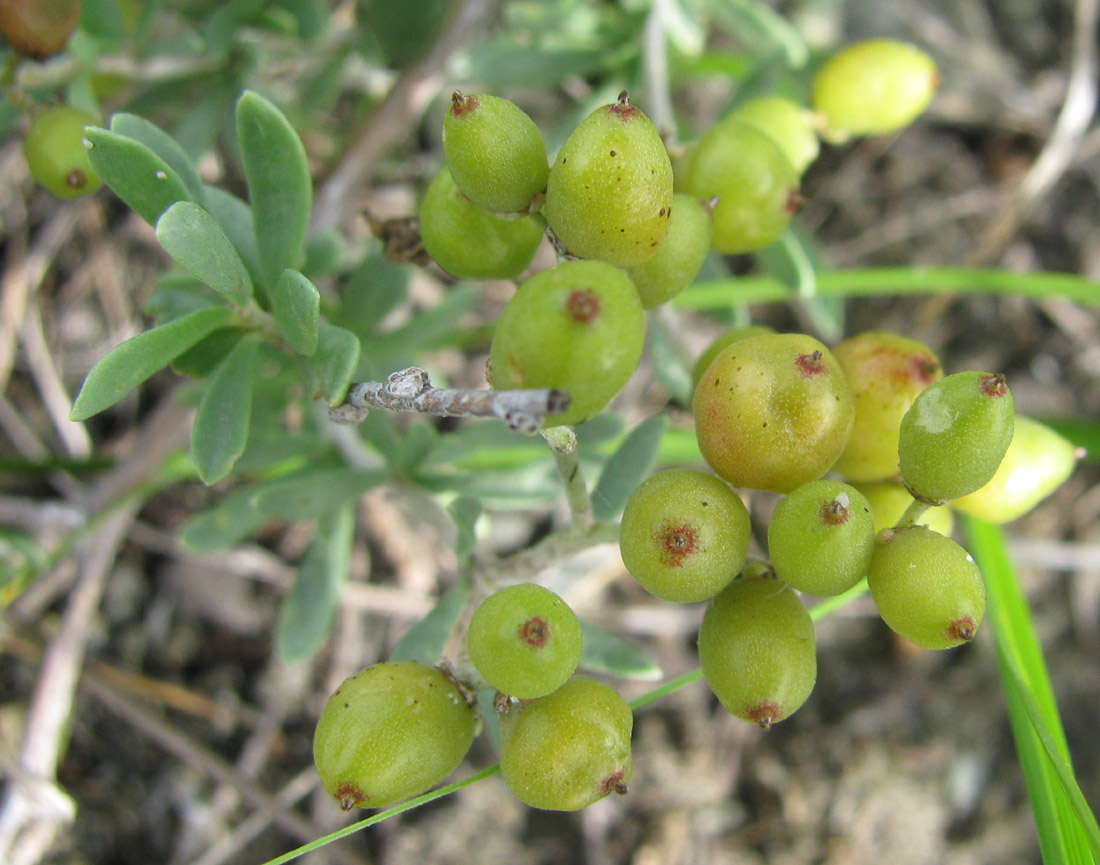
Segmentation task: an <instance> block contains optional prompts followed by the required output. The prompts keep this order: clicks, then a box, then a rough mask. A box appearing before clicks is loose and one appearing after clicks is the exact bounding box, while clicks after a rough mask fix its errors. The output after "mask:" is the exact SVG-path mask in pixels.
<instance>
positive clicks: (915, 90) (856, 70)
mask: <svg viewBox="0 0 1100 865" xmlns="http://www.w3.org/2000/svg"><path fill="white" fill-rule="evenodd" d="M939 81H940V76H939V71H938V70H937V69H936V63H935V61H934V60H932V58H931V57H929V56H928V55H927V54H925V53H924V52H923V51H921V50H920V49H919V48H916V47H914V46H913V45H908V44H906V43H904V42H897V41H894V40H891V39H873V40H870V41H867V42H859V43H857V44H855V45H850V46H848V47H847V48H845V49H844V50H842V51H840V52H838V53H836V54H834V55H833V56H832V57H831V58H830V59H829V61H828V62H827V63H826V64H825V65H824V66H823V67H822V68H821V69H820V70H819V71H818V73H817V75H816V77H815V78H814V84H813V107H814V110H815V111H817V112H819V113H821V114H822V115H823V116H824V119H825V126H826V128H825V130H824V131H823V133H822V134H823V135H825V136H826V137H827V138H829V139H831V140H834V141H843V140H844V139H846V138H848V137H850V136H852V135H887V134H889V133H891V132H896V131H897V130H899V129H903V128H904V127H906V126H908V125H909V124H910V123H912V122H913V120H915V119H916V117H917V115H919V114H920V113H921V112H922V111H924V109H925V108H927V107H928V103H929V102H931V101H932V97H933V96H934V95H935V92H936V88H937V87H938V86H939Z"/></svg>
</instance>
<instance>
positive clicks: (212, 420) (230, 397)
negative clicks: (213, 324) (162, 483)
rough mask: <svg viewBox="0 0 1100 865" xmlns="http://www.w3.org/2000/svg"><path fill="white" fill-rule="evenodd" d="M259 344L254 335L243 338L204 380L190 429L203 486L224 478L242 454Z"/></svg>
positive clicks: (250, 409) (192, 453)
mask: <svg viewBox="0 0 1100 865" xmlns="http://www.w3.org/2000/svg"><path fill="white" fill-rule="evenodd" d="M259 345H260V340H259V337H258V336H256V335H255V334H248V335H246V336H244V337H242V338H241V339H240V340H239V341H238V342H237V345H236V346H235V347H234V349H233V350H232V351H231V352H230V353H229V354H228V356H226V358H225V360H223V361H222V362H221V363H220V364H219V365H218V368H217V369H216V370H215V371H214V374H213V375H211V376H210V378H209V380H208V381H207V385H206V390H205V391H204V392H203V395H202V400H201V401H200V402H199V411H198V414H196V415H195V423H194V425H193V426H192V427H191V456H192V458H193V459H194V460H195V467H196V468H197V469H198V472H199V478H201V479H202V482H203V483H205V484H213V483H217V482H218V481H220V480H221V479H222V478H224V477H225V476H226V475H227V474H229V470H230V469H231V468H233V464H234V463H235V462H236V461H237V457H239V456H240V455H241V454H242V453H244V446H245V444H246V443H247V441H248V425H249V422H250V421H251V418H252V376H253V373H254V372H255V369H256V351H257V349H258V348H259Z"/></svg>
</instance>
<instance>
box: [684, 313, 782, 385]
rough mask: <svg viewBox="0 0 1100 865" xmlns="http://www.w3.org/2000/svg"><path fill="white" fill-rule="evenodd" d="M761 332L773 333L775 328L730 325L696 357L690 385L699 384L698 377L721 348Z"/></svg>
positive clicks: (759, 325)
mask: <svg viewBox="0 0 1100 865" xmlns="http://www.w3.org/2000/svg"><path fill="white" fill-rule="evenodd" d="M762 333H775V328H774V327H768V325H766V324H747V325H742V326H738V327H731V328H730V329H729V330H727V331H726V332H725V333H723V334H722V335H721V336H719V337H718V338H717V339H716V340H714V342H712V343H711V344H710V345H709V346H707V348H706V351H704V352H703V353H702V354H701V355H699V357H698V358H696V360H695V365H694V366H693V367H692V368H691V384H692V387H695V386H696V385H698V384H699V379H701V378H702V377H703V373H705V372H706V371H707V367H708V366H710V364H711V361H713V360H714V359H715V358H716V357H718V355H719V353H720V352H721V351H722V349H724V348H725V347H726V346H728V345H733V344H734V343H735V342H740V341H741V340H743V339H745V338H746V337H749V336H758V335H760V334H762Z"/></svg>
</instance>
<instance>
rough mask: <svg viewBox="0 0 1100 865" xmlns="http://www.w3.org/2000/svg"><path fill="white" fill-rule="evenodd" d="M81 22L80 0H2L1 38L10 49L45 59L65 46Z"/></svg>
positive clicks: (0, 13) (0, 8)
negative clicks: (8, 43)
mask: <svg viewBox="0 0 1100 865" xmlns="http://www.w3.org/2000/svg"><path fill="white" fill-rule="evenodd" d="M79 23H80V0H2V2H0V35H2V36H3V37H4V38H5V39H7V40H8V42H10V43H11V46H12V48H14V49H15V50H16V51H18V52H19V53H20V54H26V55H27V56H28V57H36V58H38V59H39V60H44V59H45V58H47V57H51V56H53V55H54V54H57V53H58V52H59V51H61V49H63V48H64V47H65V43H67V42H68V41H69V37H70V36H72V35H73V31H74V30H76V26H77V24H79Z"/></svg>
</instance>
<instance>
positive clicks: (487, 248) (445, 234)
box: [419, 168, 543, 279]
mask: <svg viewBox="0 0 1100 865" xmlns="http://www.w3.org/2000/svg"><path fill="white" fill-rule="evenodd" d="M419 217H420V237H421V239H422V240H423V242H424V249H425V250H427V252H428V255H430V256H431V257H432V258H433V259H434V260H435V262H436V264H438V265H439V266H440V267H442V268H443V269H444V270H445V271H447V272H448V273H450V274H452V275H453V276H457V277H459V278H460V279H512V278H514V277H516V276H518V275H519V274H520V273H521V272H522V271H523V270H524V268H526V267H527V265H529V264H530V263H531V259H532V258H534V257H535V251H536V250H537V249H538V247H539V243H540V242H541V241H542V235H543V231H542V227H541V226H540V225H539V223H538V222H536V221H535V220H534V219H533V218H531V217H530V216H525V217H523V218H522V219H501V218H499V217H497V216H493V214H491V213H489V212H488V211H487V210H484V209H482V208H480V207H478V206H477V205H476V204H474V203H473V202H471V201H469V200H468V199H467V198H465V197H464V196H463V195H462V193H461V192H459V191H458V189H457V188H456V187H455V184H454V180H453V179H452V178H451V175H450V172H448V171H447V169H446V168H444V169H443V170H442V171H440V172H439V174H437V175H436V177H435V180H433V181H432V183H431V185H430V186H429V187H428V191H427V192H426V193H425V195H424V200H423V201H422V202H421V204H420V214H419Z"/></svg>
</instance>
